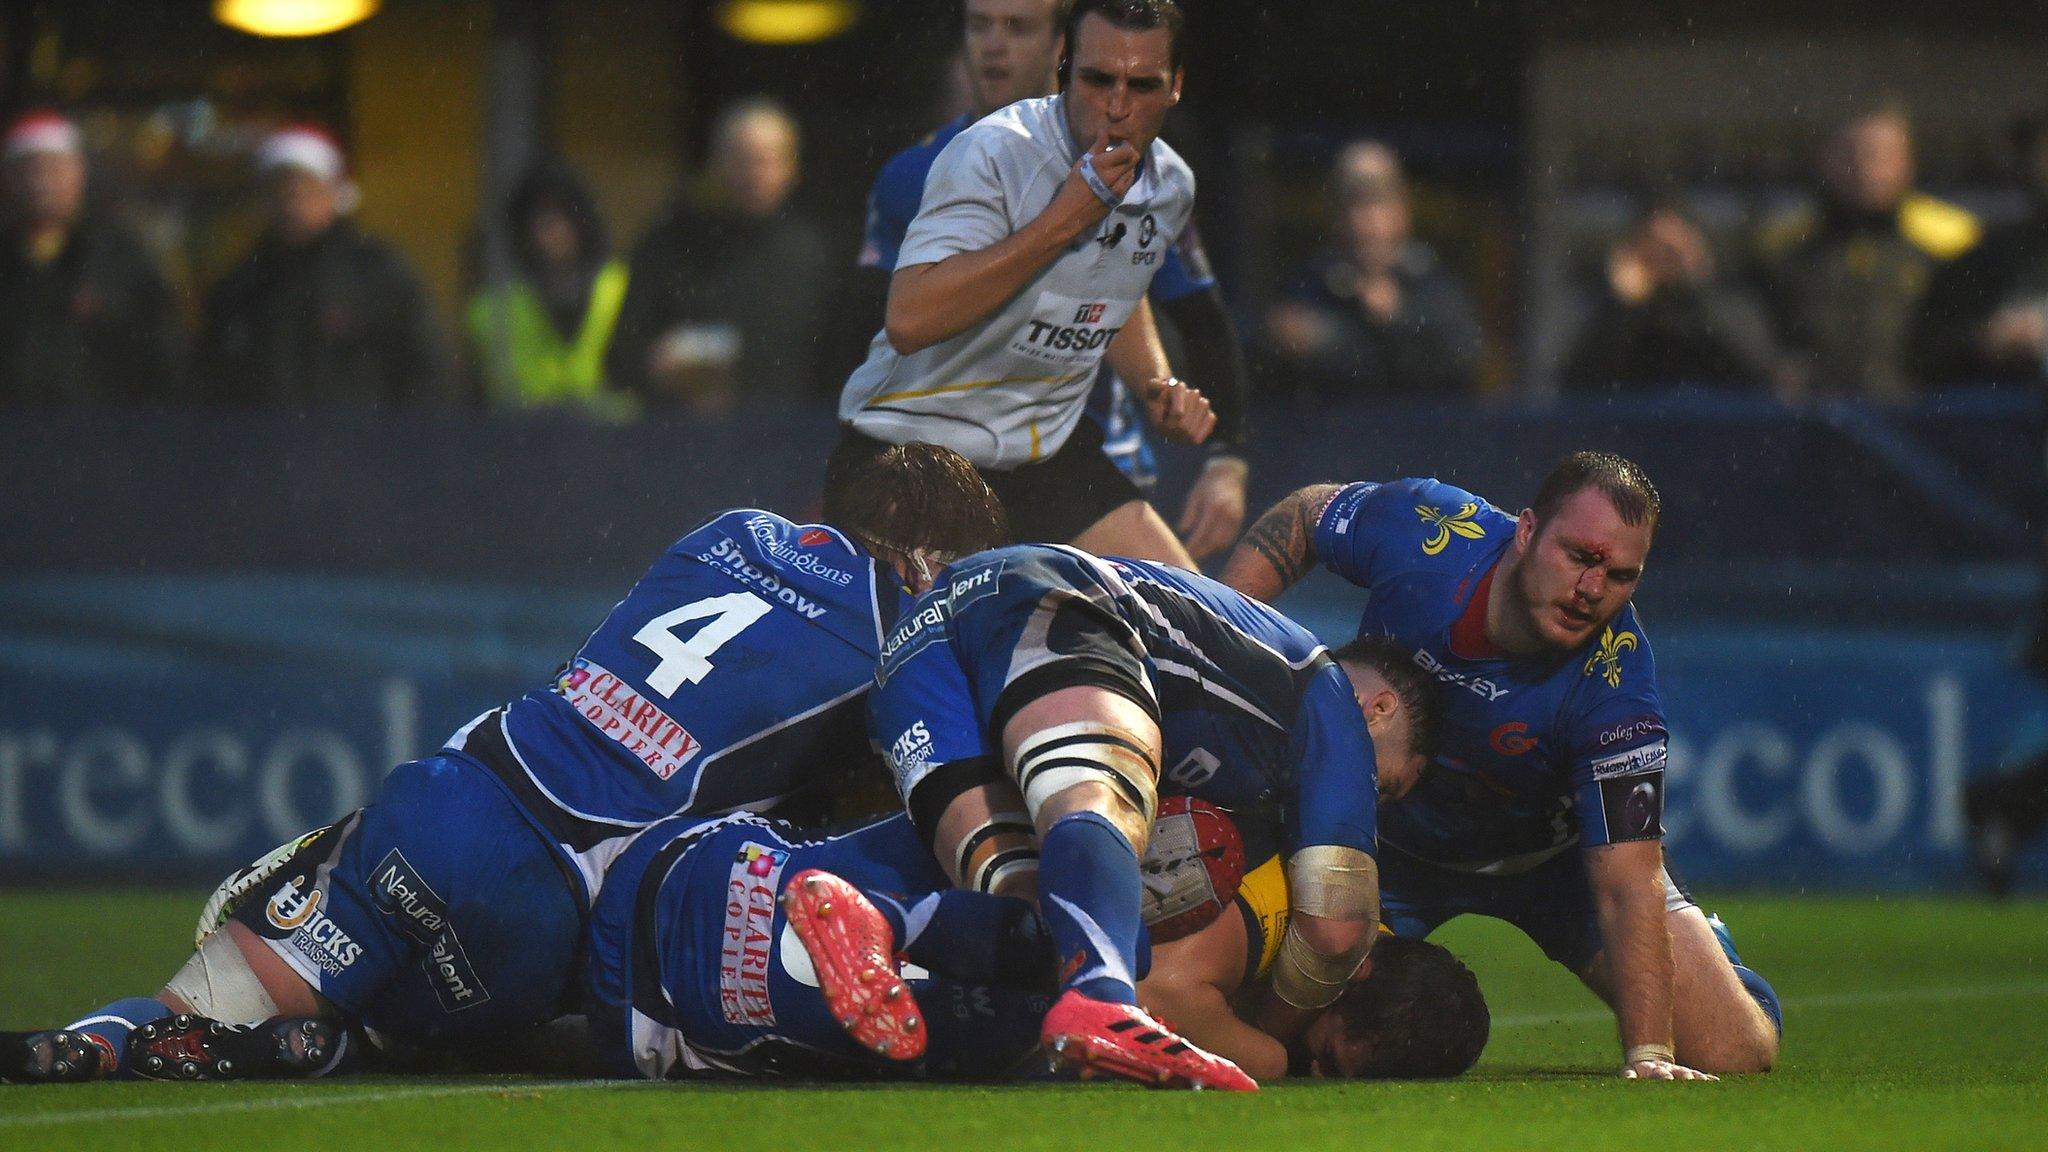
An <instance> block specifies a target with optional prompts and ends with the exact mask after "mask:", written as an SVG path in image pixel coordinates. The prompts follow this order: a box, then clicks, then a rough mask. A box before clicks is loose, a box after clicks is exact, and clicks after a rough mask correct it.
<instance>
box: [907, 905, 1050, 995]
mask: <svg viewBox="0 0 2048 1152" xmlns="http://www.w3.org/2000/svg"><path fill="white" fill-rule="evenodd" d="M868 898H869V899H871V900H874V902H875V906H876V907H878V908H881V909H882V912H883V914H884V915H886V916H889V918H890V922H891V923H892V924H896V923H898V922H899V921H898V919H897V916H898V914H899V913H900V915H901V916H902V920H901V921H900V923H901V924H902V925H903V926H902V927H899V928H898V929H897V935H896V942H897V947H898V948H900V949H901V950H902V951H903V954H904V956H905V957H906V958H908V959H909V961H910V962H911V963H912V964H915V965H917V966H918V967H920V968H923V969H925V970H926V971H928V972H933V973H936V974H938V975H940V976H944V977H947V978H949V979H951V980H956V981H959V982H960V983H962V984H997V985H1002V986H1005V987H1013V988H1027V987H1028V988H1042V987H1043V986H1044V983H1045V980H1046V977H1047V975H1048V974H1049V973H1050V972H1051V971H1052V970H1053V968H1054V967H1055V963H1054V959H1053V952H1052V940H1051V938H1050V937H1048V936H1047V935H1046V931H1045V923H1044V921H1042V920H1040V919H1039V916H1038V912H1037V911H1036V910H1035V909H1033V908H1032V907H1031V905H1029V904H1027V903H1025V902H1024V901H1022V900H1017V899H1012V898H1011V897H1008V896H991V895H989V894H987V893H986V892H969V891H965V890H963V889H958V888H947V889H944V890H942V891H938V892H933V893H931V894H930V895H927V896H925V897H924V898H923V899H921V900H919V901H917V902H916V903H915V904H913V905H911V906H910V907H909V908H908V909H903V908H902V906H901V905H899V904H896V902H895V901H894V900H891V899H890V898H889V897H887V896H885V895H879V894H877V893H874V892H868ZM885 901H886V902H887V903H885ZM891 905H894V906H895V908H896V909H897V911H896V912H892V911H891V908H890V906H891Z"/></svg>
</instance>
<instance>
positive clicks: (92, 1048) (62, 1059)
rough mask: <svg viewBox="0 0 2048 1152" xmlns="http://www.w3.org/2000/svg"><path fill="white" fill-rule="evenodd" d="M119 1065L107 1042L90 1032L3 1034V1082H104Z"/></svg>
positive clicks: (0, 1041) (0, 1066)
mask: <svg viewBox="0 0 2048 1152" xmlns="http://www.w3.org/2000/svg"><path fill="white" fill-rule="evenodd" d="M117 1063H118V1061H117V1060H116V1059H115V1057H114V1052H113V1050H112V1049H110V1048H109V1047H107V1042H106V1041H105V1040H102V1039H100V1038H99V1037H98V1036H94V1035H93V1034H91V1033H90V1032H80V1031H77V1030H75V1029H70V1028H54V1029H48V1030H45V1031H42V1032H0V1082H4V1083H9V1084H76V1083H78V1082H80V1081H84V1080H98V1079H101V1078H102V1077H104V1076H106V1075H107V1074H108V1073H109V1072H112V1071H113V1070H114V1067H115V1065H116V1064H117Z"/></svg>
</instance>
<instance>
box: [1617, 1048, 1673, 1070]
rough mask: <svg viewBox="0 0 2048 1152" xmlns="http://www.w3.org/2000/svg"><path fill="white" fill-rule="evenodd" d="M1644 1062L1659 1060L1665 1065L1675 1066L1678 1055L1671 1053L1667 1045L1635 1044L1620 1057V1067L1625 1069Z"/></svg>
mask: <svg viewBox="0 0 2048 1152" xmlns="http://www.w3.org/2000/svg"><path fill="white" fill-rule="evenodd" d="M1646 1060H1661V1061H1663V1062H1664V1063H1666V1064H1676V1063H1678V1053H1676V1052H1674V1051H1672V1050H1671V1045H1669V1044H1637V1045H1635V1046H1633V1047H1631V1048H1630V1049H1629V1050H1628V1052H1627V1053H1625V1054H1624V1055H1623V1056H1622V1058H1621V1064H1622V1067H1624V1068H1626V1067H1628V1066H1629V1065H1631V1064H1641V1063H1643V1062H1644V1061H1646Z"/></svg>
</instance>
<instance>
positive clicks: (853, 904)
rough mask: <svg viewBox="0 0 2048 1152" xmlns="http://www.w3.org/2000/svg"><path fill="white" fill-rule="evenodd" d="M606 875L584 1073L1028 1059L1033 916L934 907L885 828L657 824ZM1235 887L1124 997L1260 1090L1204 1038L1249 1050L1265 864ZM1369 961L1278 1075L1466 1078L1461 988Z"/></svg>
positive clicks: (919, 856) (1005, 1065)
mask: <svg viewBox="0 0 2048 1152" xmlns="http://www.w3.org/2000/svg"><path fill="white" fill-rule="evenodd" d="M1194 803H1197V804H1198V803H1199V802H1194ZM1211 815H1212V816H1214V817H1216V818H1217V820H1218V823H1219V824H1220V825H1223V826H1226V827H1225V829H1224V831H1225V834H1226V835H1229V836H1232V837H1234V836H1235V835H1236V833H1235V828H1234V826H1230V821H1229V820H1228V817H1227V816H1222V815H1221V814H1220V813H1215V812H1214V811H1213V810H1212V812H1211ZM1147 863H1148V865H1149V864H1153V863H1154V861H1153V860H1150V859H1148V861H1147ZM1193 867H1194V868H1195V869H1196V870H1198V871H1199V870H1200V865H1199V864H1195V865H1193ZM614 868H615V871H616V872H617V873H618V875H617V876H616V877H615V878H614V879H613V880H612V882H611V883H610V884H608V885H607V886H606V888H605V892H604V895H603V896H602V897H600V899H599V901H598V905H597V908H596V909H595V910H594V912H593V915H592V919H591V928H590V946H589V957H590V960H589V965H588V969H587V977H586V982H585V987H586V998H585V1008H586V1009H587V1011H588V1013H589V1019H590V1025H591V1034H592V1038H593V1040H594V1041H595V1044H596V1048H595V1050H596V1052H597V1054H598V1058H599V1060H600V1062H601V1065H600V1067H599V1069H598V1071H600V1072H603V1073H607V1074H611V1075H622V1076H644V1077H650V1078H676V1077H685V1076H702V1075H737V1076H756V1077H776V1076H781V1077H787V1076H803V1077H810V1078H873V1077H916V1078H931V1079H966V1080H987V1079H993V1078H999V1077H1015V1076H1026V1077H1029V1076H1032V1075H1034V1074H1035V1073H1036V1071H1037V1069H1038V1068H1040V1067H1042V1065H1038V1063H1037V1061H1036V1060H1034V1059H1032V1057H1034V1056H1036V1055H1037V1054H1038V1051H1039V1032H1040V1025H1041V1022H1042V1020H1043V1018H1044V1016H1045V1013H1046V1011H1047V1009H1048V1007H1049V1006H1050V1004H1051V1001H1052V998H1051V996H1050V995H1048V994H1047V990H1048V989H1049V987H1050V984H1049V981H1048V979H1047V976H1048V974H1049V972H1050V968H1051V961H1052V956H1053V953H1052V949H1051V945H1050V943H1049V941H1048V940H1047V939H1046V937H1045V934H1044V930H1043V927H1042V925H1041V922H1040V920H1039V917H1038V915H1037V914H1036V913H1035V912H1033V911H1032V909H1031V906H1030V905H1029V904H1028V903H1026V902H1024V901H1022V900H1017V899H1012V898H1008V897H998V896H988V895H985V894H982V893H977V892H964V891H960V890H958V889H952V888H948V887H947V885H946V881H945V878H944V877H943V876H941V875H940V874H939V871H938V869H937V867H936V866H935V865H934V864H933V862H932V859H931V854H930V853H929V852H928V851H926V849H925V847H924V844H923V842H922V841H921V839H920V838H919V837H918V836H917V834H916V833H915V832H914V831H912V830H911V828H910V826H909V824H908V822H907V820H906V818H905V817H904V816H903V815H902V814H900V813H899V814H897V815H895V816H892V817H888V818H886V819H883V820H880V821H876V822H874V823H871V824H869V825H867V826H864V827H861V828H858V829H854V830H852V831H850V832H847V833H845V834H843V835H838V836H832V837H828V838H822V839H805V838H803V837H802V836H801V834H800V833H798V832H797V831H796V830H795V829H792V828H790V827H789V826H788V825H786V824H782V823H779V822H772V821H768V820H764V819H761V818H759V817H755V816H752V815H748V814H741V815H737V816H732V817H726V818H721V819H717V820H712V821H702V820H693V819H678V820H674V821H669V822H665V823H664V824H661V825H658V826H657V827H655V828H654V829H652V830H650V831H649V832H648V834H647V835H646V836H644V837H642V838H641V839H640V840H639V841H638V842H636V843H635V844H634V846H633V848H632V849H631V850H629V851H628V853H627V854H626V855H624V856H622V857H621V858H620V859H619V861H618V862H617V864H615V865H614ZM1255 875H1256V876H1257V877H1259V880H1258V883H1257V884H1256V885H1253V884H1248V885H1247V886H1246V889H1245V891H1243V892H1240V893H1239V894H1238V897H1237V904H1236V906H1237V908H1238V909H1239V910H1240V914H1237V915H1233V914H1229V913H1225V914H1224V915H1222V916H1220V917H1218V918H1217V919H1216V920H1215V921H1213V922H1212V923H1211V924H1210V925H1209V926H1208V927H1206V928H1203V929H1201V930H1199V931H1197V932H1195V933H1193V934H1191V935H1189V936H1186V937H1184V938H1182V939H1179V940H1176V941H1174V942H1173V943H1170V944H1163V945H1159V946H1158V947H1157V948H1156V949H1155V951H1154V953H1153V956H1154V961H1153V966H1152V971H1151V973H1150V975H1149V976H1147V977H1146V979H1145V980H1144V981H1143V982H1142V983H1141V984H1140V986H1139V994H1140V995H1141V996H1143V997H1145V998H1146V1000H1147V1002H1148V1003H1149V1002H1152V1000H1153V999H1154V997H1155V996H1156V997H1158V998H1159V1001H1160V1003H1162V1004H1167V1003H1170V1004H1172V1005H1173V1006H1174V1007H1175V1009H1176V1010H1180V1009H1185V1010H1186V1012H1187V1013H1188V1022H1189V1024H1190V1030H1193V1027H1194V1026H1196V1025H1200V1026H1201V1027H1202V1028H1204V1029H1205V1030H1208V1031H1212V1032H1214V1033H1216V1034H1217V1035H1218V1038H1219V1041H1220V1042H1221V1043H1220V1044H1219V1047H1221V1046H1227V1045H1232V1044H1237V1045H1240V1046H1241V1047H1242V1048H1243V1049H1244V1050H1245V1051H1246V1052H1247V1053H1248V1054H1249V1055H1252V1056H1254V1057H1260V1056H1263V1055H1264V1054H1265V1053H1269V1052H1270V1053H1275V1054H1277V1056H1276V1057H1275V1058H1273V1059H1267V1060H1265V1061H1264V1062H1263V1063H1262V1065H1261V1066H1262V1068H1264V1069H1265V1070H1266V1074H1267V1075H1273V1076H1278V1075H1281V1074H1283V1073H1285V1072H1286V1071H1288V1058H1287V1054H1286V1053H1284V1052H1283V1051H1282V1048H1281V1045H1280V1043H1279V1042H1278V1041H1276V1040H1274V1039H1273V1038H1271V1037H1268V1036H1265V1035H1263V1034H1259V1033H1255V1032H1254V1033H1251V1035H1250V1037H1249V1038H1247V1039H1242V1040H1241V1039H1239V1038H1238V1037H1237V1036H1234V1035H1229V1034H1226V1033H1225V1029H1226V1028H1227V1027H1230V1025H1235V1027H1237V1028H1238V1029H1243V1030H1245V1031H1247V1032H1249V1031H1250V1030H1249V1029H1246V1028H1245V1026H1244V1025H1243V1024H1242V1023H1241V1022H1240V1021H1237V1019H1236V1017H1235V1016H1233V1015H1231V1013H1230V1009H1229V1006H1228V1004H1227V1002H1226V1001H1225V999H1224V998H1225V997H1226V996H1227V995H1228V994H1229V993H1231V992H1234V991H1236V990H1237V988H1238V987H1239V985H1240V984H1243V983H1246V982H1248V981H1250V980H1251V979H1253V978H1254V976H1255V974H1256V973H1257V972H1258V971H1260V970H1261V969H1262V968H1264V967H1270V966H1271V963H1272V960H1273V958H1274V955H1275V954H1276V953H1277V950H1278V949H1277V947H1276V946H1274V945H1275V944H1276V943H1277V939H1278V936H1277V935H1273V934H1271V933H1270V932H1269V929H1270V928H1271V927H1273V926H1275V925H1278V924H1284V922H1285V919H1286V915H1287V912H1286V906H1285V905H1286V897H1287V893H1286V885H1285V882H1284V881H1277V882H1276V880H1275V878H1277V877H1278V875H1279V864H1278V862H1277V861H1273V862H1272V863H1271V865H1270V867H1267V868H1265V869H1262V870H1261V871H1260V872H1259V873H1256V874H1255ZM1254 888H1256V890H1257V891H1256V894H1254V891H1253V889H1254ZM1223 899H1225V900H1229V899H1230V894H1229V893H1224V894H1223ZM1254 905H1256V911H1254V910H1253V909H1254ZM1390 945H1391V946H1390ZM1380 947H1381V949H1384V951H1381V950H1375V952H1374V956H1373V962H1372V964H1371V965H1369V969H1370V975H1369V977H1366V978H1362V979H1361V980H1360V981H1359V982H1355V983H1353V984H1352V985H1351V986H1349V987H1348V988H1347V989H1346V990H1345V993H1344V995H1343V997H1342V998H1340V999H1339V1001H1338V1002H1337V1005H1336V1006H1335V1007H1333V1008H1332V1010H1331V1011H1329V1012H1328V1013H1326V1014H1324V1016H1323V1017H1322V1018H1320V1019H1318V1020H1317V1021H1316V1022H1315V1023H1314V1024H1312V1025H1311V1026H1310V1028H1309V1031H1308V1043H1306V1044H1303V1045H1298V1046H1297V1050H1296V1052H1295V1053H1294V1054H1293V1062H1294V1065H1295V1069H1296V1071H1298V1072H1300V1073H1302V1074H1314V1075H1330V1076H1375V1077H1395V1076H1403V1077H1405V1076H1433V1075H1456V1074H1457V1073H1459V1072H1462V1071H1464V1070H1465V1069H1466V1068H1468V1067H1470V1066H1471V1064H1472V1062H1473V1061H1474V1060H1476V1059H1477V1058H1478V1055H1479V1050H1480V1049H1481V1048H1483V1047H1484V1046H1485V1040H1486V1005H1485V1000H1484V998H1483V997H1481V996H1480V994H1479V987H1478V983H1477V981H1475V980H1473V978H1472V975H1471V973H1470V972H1468V971H1466V970H1465V968H1464V967H1463V966H1462V965H1460V964H1459V963H1458V962H1457V961H1456V960H1455V959H1454V958H1452V957H1451V955H1450V954H1449V953H1448V952H1445V951H1444V950H1443V949H1441V948H1438V947H1436V946H1435V945H1431V944H1425V943H1423V942H1420V941H1382V942H1381V946H1380ZM899 952H900V953H901V955H902V959H903V963H902V966H901V967H900V969H899V967H898V965H897V962H896V957H897V955H898V953H899ZM1248 957H1249V959H1248ZM1224 1017H1228V1018H1229V1020H1230V1025H1226V1024H1225V1023H1224V1020H1223V1018H1224Z"/></svg>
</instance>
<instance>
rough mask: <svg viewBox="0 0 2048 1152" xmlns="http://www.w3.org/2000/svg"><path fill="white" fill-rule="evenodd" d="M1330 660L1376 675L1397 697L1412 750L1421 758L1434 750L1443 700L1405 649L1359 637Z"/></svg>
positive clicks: (1390, 641) (1390, 640)
mask: <svg viewBox="0 0 2048 1152" xmlns="http://www.w3.org/2000/svg"><path fill="white" fill-rule="evenodd" d="M1330 658H1331V659H1333V660H1335V661H1337V662H1338V663H1339V664H1362V665H1364V666H1365V667H1367V668H1370V669H1372V670H1373V671H1375V672H1377V673H1379V674H1380V678H1381V679H1383V680H1385V681H1386V682H1387V686H1388V687H1390V688H1392V689H1393V690H1394V695H1396V696H1398V697H1400V698H1401V712H1402V714H1403V715H1405V716H1407V717H1408V731H1409V732H1410V733H1412V734H1413V735H1412V737H1411V738H1412V739H1413V741H1414V744H1415V751H1416V752H1418V753H1420V754H1421V755H1422V756H1423V757H1425V758H1427V757H1428V756H1429V755H1430V754H1432V753H1433V752H1435V751H1436V742H1437V732H1438V730H1439V729H1440V728H1442V727H1443V711H1444V709H1443V701H1442V700H1441V699H1440V698H1439V697H1438V696H1437V694H1436V685H1435V684H1434V683H1432V682H1431V681H1430V678H1429V674H1428V673H1426V672H1424V671H1423V670H1422V669H1420V668H1418V667H1416V666H1415V660H1414V658H1413V656H1412V654H1411V653H1410V652H1409V650H1408V649H1407V648H1406V647H1404V646H1402V645H1401V643H1400V642H1398V641H1396V640H1395V639H1394V638H1393V637H1392V636H1360V637H1359V638H1357V639H1356V640H1353V641H1351V642H1350V643H1348V644H1346V645H1344V646H1343V647H1342V648H1339V649H1337V650H1336V651H1334V652H1332V653H1330Z"/></svg>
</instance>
